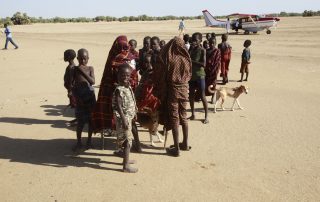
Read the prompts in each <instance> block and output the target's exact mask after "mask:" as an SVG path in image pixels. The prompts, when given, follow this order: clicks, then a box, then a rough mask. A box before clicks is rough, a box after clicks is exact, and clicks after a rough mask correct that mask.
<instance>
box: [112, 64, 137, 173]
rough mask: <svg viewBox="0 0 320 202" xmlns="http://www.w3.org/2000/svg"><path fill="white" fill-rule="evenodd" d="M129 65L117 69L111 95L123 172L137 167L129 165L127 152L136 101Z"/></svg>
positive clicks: (133, 171) (130, 139)
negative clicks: (116, 84)
mask: <svg viewBox="0 0 320 202" xmlns="http://www.w3.org/2000/svg"><path fill="white" fill-rule="evenodd" d="M131 71H132V69H131V67H130V66H129V65H128V64H122V65H120V66H119V70H118V86H117V87H116V89H115V91H114V93H113V97H112V108H113V114H114V116H115V119H116V133H117V143H118V147H119V148H124V157H123V172H127V173H136V172H138V169H137V168H133V167H130V161H129V154H130V147H131V146H132V140H133V134H132V132H131V130H132V120H133V119H134V118H135V116H136V111H137V108H136V101H135V99H134V94H133V91H132V89H131V87H130V75H131Z"/></svg>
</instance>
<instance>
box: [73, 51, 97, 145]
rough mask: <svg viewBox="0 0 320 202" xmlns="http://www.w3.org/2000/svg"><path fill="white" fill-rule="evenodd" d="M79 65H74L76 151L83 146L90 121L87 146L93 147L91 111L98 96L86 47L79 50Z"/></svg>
mask: <svg viewBox="0 0 320 202" xmlns="http://www.w3.org/2000/svg"><path fill="white" fill-rule="evenodd" d="M77 59H78V61H79V66H76V67H74V71H75V72H74V88H73V93H74V95H75V97H76V101H77V104H76V118H77V122H78V123H77V144H76V146H75V147H74V148H73V150H74V151H76V150H79V149H81V148H82V142H81V133H82V130H83V128H84V125H85V124H86V123H88V140H87V146H86V148H87V149H89V148H91V147H92V144H91V137H92V125H91V111H92V109H93V107H94V105H95V102H96V98H95V94H94V89H93V88H92V85H93V84H94V83H95V78H94V71H93V67H91V66H87V64H88V60H89V53H88V51H87V50H86V49H80V50H78V57H77Z"/></svg>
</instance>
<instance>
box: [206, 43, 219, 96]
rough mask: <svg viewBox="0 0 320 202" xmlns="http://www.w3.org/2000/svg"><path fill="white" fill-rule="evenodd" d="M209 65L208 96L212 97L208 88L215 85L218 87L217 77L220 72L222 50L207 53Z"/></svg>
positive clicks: (207, 67)
mask: <svg viewBox="0 0 320 202" xmlns="http://www.w3.org/2000/svg"><path fill="white" fill-rule="evenodd" d="M206 61H207V64H206V67H205V72H206V95H207V96H208V95H210V93H209V92H208V87H209V86H210V85H213V87H214V88H215V87H216V85H217V77H218V73H219V70H220V64H221V53H220V50H219V49H217V48H214V49H213V50H209V51H207V60H206Z"/></svg>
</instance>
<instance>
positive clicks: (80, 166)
mask: <svg viewBox="0 0 320 202" xmlns="http://www.w3.org/2000/svg"><path fill="white" fill-rule="evenodd" d="M319 20H320V18H319V17H314V18H282V19H281V21H280V23H279V26H278V29H277V30H274V31H273V32H272V34H271V35H267V34H266V33H265V32H260V33H259V34H257V35H249V36H247V35H231V36H230V37H229V41H230V44H231V45H232V46H233V56H232V57H233V58H232V61H231V67H230V69H231V70H230V80H231V82H230V83H229V84H228V86H231V87H233V86H238V85H239V83H237V82H235V81H236V80H238V79H239V78H240V74H239V67H240V55H241V52H242V49H243V47H242V44H243V41H244V40H245V39H251V40H252V47H251V51H252V64H251V65H250V69H251V74H250V77H249V82H247V83H246V84H247V85H249V87H250V92H249V94H248V95H243V96H241V98H240V102H241V104H242V106H243V107H244V108H245V109H244V110H242V111H241V110H236V111H234V112H231V111H223V112H222V111H219V112H218V113H216V114H214V113H212V108H213V106H212V105H210V110H211V112H210V115H209V118H210V124H208V125H203V124H202V123H201V122H200V120H201V119H202V118H203V117H204V114H203V111H202V110H201V107H202V106H201V104H200V103H198V104H197V105H196V107H197V108H198V109H199V110H198V111H197V113H196V116H197V118H198V120H196V121H191V122H189V126H190V144H191V145H192V150H191V151H190V152H183V153H182V155H181V157H179V158H173V157H169V156H167V155H164V150H162V149H161V144H158V146H159V148H150V147H148V144H149V142H148V139H149V136H148V134H147V133H146V132H145V131H144V130H141V131H140V137H141V139H142V140H143V143H144V145H145V146H144V153H143V154H135V153H134V154H132V155H131V157H132V158H133V159H136V160H137V161H138V164H137V167H138V168H139V172H138V173H137V174H124V173H122V172H121V168H122V166H121V163H122V159H120V158H117V157H114V156H113V155H112V152H113V149H114V148H115V145H114V139H112V138H108V139H107V140H106V148H105V150H104V151H102V150H100V139H99V135H96V136H95V139H94V144H95V146H96V148H97V149H94V150H89V151H86V152H85V153H83V154H81V155H79V156H74V155H73V153H72V152H71V147H72V145H73V144H74V143H75V132H74V131H73V129H72V128H66V125H65V122H66V121H68V120H71V119H72V116H73V112H72V110H66V111H65V112H63V109H64V108H65V106H66V104H67V103H68V100H67V97H66V90H65V89H64V87H63V74H64V70H65V67H66V66H67V64H66V63H65V62H64V61H63V52H64V50H66V49H68V48H73V49H75V50H78V49H79V48H86V49H88V50H89V54H90V60H89V64H90V65H92V66H94V68H95V74H96V81H97V84H99V83H100V79H101V76H102V72H103V68H104V64H105V61H106V59H107V55H108V51H109V49H110V46H111V44H112V42H113V40H114V39H115V38H116V36H117V35H120V34H127V36H128V38H135V39H137V41H138V45H139V48H140V47H141V45H142V38H143V37H144V36H146V35H150V36H153V35H158V36H159V37H160V38H161V39H164V40H166V41H168V40H169V39H170V38H172V37H173V36H174V35H176V34H177V27H178V21H166V22H127V23H119V22H112V23H89V24H87V23H79V24H35V25H26V26H15V27H12V31H13V36H14V40H15V41H16V43H17V44H18V45H19V46H20V48H19V49H18V50H13V47H12V46H10V50H7V51H0V68H1V79H0V92H1V96H0V173H1V175H0V176H1V180H0V196H1V197H0V198H1V199H0V200H1V201H319V200H320V137H319V131H320V125H319V123H320V105H319V103H320V66H319V64H320V56H319V55H320V38H319V35H320V26H319ZM203 25H204V22H203V21H202V20H196V21H186V26H187V33H192V32H195V31H200V32H203V33H206V32H209V31H210V32H212V31H214V32H216V33H222V32H223V31H224V30H221V29H211V28H206V27H204V26H203ZM1 41H2V42H4V36H3V35H2V36H1ZM218 41H220V39H219V40H218ZM97 90H98V89H97ZM97 90H96V94H97V92H98V91H97ZM225 106H226V108H229V107H231V99H230V100H228V101H227V103H226V105H225ZM83 136H84V137H86V136H87V135H86V134H84V135H83ZM168 143H169V144H171V143H172V137H171V135H170V136H169V141H168Z"/></svg>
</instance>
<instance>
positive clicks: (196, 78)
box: [189, 32, 209, 124]
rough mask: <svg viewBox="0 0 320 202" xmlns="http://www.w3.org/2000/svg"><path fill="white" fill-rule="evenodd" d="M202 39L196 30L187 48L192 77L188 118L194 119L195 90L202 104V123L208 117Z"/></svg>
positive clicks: (207, 121) (206, 120)
mask: <svg viewBox="0 0 320 202" xmlns="http://www.w3.org/2000/svg"><path fill="white" fill-rule="evenodd" d="M201 41H202V34H201V33H199V32H196V33H194V34H193V35H192V47H191V48H190V50H189V53H190V57H191V61H192V77H191V80H190V81H189V101H190V108H191V117H190V120H194V119H195V115H194V101H195V96H196V93H197V92H196V91H198V93H199V94H200V98H201V101H202V104H203V108H204V113H205V117H204V120H203V123H204V124H207V123H209V119H208V103H207V98H206V94H205V87H206V84H205V76H206V73H205V70H204V67H205V66H206V50H205V49H204V48H202V47H201V46H200V44H201Z"/></svg>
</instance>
